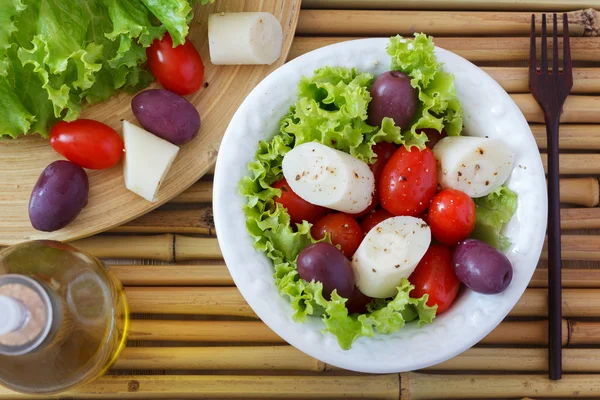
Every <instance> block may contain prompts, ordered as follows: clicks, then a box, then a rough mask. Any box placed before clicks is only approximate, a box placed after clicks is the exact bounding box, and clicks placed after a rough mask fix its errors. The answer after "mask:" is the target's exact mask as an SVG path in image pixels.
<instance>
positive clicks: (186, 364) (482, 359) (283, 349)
mask: <svg viewBox="0 0 600 400" xmlns="http://www.w3.org/2000/svg"><path fill="white" fill-rule="evenodd" d="M326 368H327V369H328V368H330V367H329V366H326V365H325V363H323V362H320V361H317V360H316V359H314V358H312V357H310V356H308V355H306V354H304V353H302V352H301V351H300V350H296V349H295V348H294V347H292V346H288V345H284V346H243V347H242V346H240V347H132V348H126V349H125V350H124V351H123V353H122V354H121V356H120V358H119V360H118V361H117V362H116V364H115V365H114V367H113V369H115V370H134V369H142V370H157V369H160V370H209V371H210V370H214V371H222V370H236V371H242V370H294V371H312V372H323V371H325V370H326ZM333 368H334V369H338V368H335V367H333ZM547 368H548V351H547V350H546V349H544V348H536V349H524V348H518V349H514V348H512V349H511V348H507V349H502V351H498V349H497V348H471V349H469V350H467V351H465V352H463V353H461V354H459V355H457V356H455V357H454V358H451V359H449V360H447V361H444V362H442V363H440V364H437V365H433V366H431V367H428V368H426V370H428V371H486V372H497V371H519V372H541V371H545V370H546V369H547ZM563 371H564V372H579V373H591V372H593V373H597V372H600V349H571V348H567V349H563Z"/></svg>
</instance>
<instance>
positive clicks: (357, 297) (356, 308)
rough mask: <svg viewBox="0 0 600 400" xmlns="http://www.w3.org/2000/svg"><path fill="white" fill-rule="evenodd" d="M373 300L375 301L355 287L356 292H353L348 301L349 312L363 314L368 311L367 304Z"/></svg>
mask: <svg viewBox="0 0 600 400" xmlns="http://www.w3.org/2000/svg"><path fill="white" fill-rule="evenodd" d="M371 301H373V299H372V298H371V297H369V296H366V295H364V294H362V292H361V291H360V290H358V288H356V287H355V288H354V292H352V294H351V295H350V297H349V298H348V301H346V308H347V309H348V313H349V314H353V313H359V314H362V313H365V312H367V306H368V305H369V303H370V302H371Z"/></svg>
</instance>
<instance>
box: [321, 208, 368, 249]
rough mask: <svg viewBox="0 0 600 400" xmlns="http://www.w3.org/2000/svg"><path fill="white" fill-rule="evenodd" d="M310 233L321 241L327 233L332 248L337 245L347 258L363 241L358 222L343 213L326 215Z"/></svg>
mask: <svg viewBox="0 0 600 400" xmlns="http://www.w3.org/2000/svg"><path fill="white" fill-rule="evenodd" d="M310 233H311V235H312V237H313V238H315V239H323V238H324V237H325V233H329V235H331V243H332V244H333V245H334V246H337V245H339V246H340V248H341V250H342V253H344V255H345V256H346V257H347V258H350V257H352V256H353V255H354V253H355V252H356V249H358V246H360V243H361V242H362V240H363V232H362V229H360V225H359V224H358V222H356V220H355V219H354V218H352V216H351V215H349V214H344V213H333V214H327V215H326V216H324V217H323V218H321V219H320V220H318V221H317V222H316V223H315V224H314V225H313V227H312V228H311V230H310Z"/></svg>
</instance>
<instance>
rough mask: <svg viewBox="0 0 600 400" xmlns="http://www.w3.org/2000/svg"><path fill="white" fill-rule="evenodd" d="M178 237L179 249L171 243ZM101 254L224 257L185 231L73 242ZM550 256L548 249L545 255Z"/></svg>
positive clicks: (589, 250)
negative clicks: (181, 232)
mask: <svg viewBox="0 0 600 400" xmlns="http://www.w3.org/2000/svg"><path fill="white" fill-rule="evenodd" d="M173 240H174V241H175V252H174V253H173V248H172V247H170V246H172V245H171V244H172V243H173ZM73 244H74V245H75V246H77V247H80V248H81V249H82V250H86V251H89V252H90V253H91V254H92V255H94V256H96V257H101V258H140V259H150V260H162V261H174V260H177V261H190V260H210V259H221V258H222V254H221V251H220V249H219V244H218V242H217V239H212V238H200V237H191V236H182V235H158V236H93V237H91V238H87V239H82V240H78V241H75V242H73ZM562 250H563V251H562V257H563V260H586V261H600V236H586V235H563V237H562ZM545 257H546V253H545V251H544V252H542V258H545Z"/></svg>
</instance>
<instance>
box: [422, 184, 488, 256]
mask: <svg viewBox="0 0 600 400" xmlns="http://www.w3.org/2000/svg"><path fill="white" fill-rule="evenodd" d="M475 219H476V213H475V203H474V202H473V200H472V199H471V198H470V197H469V196H468V195H467V194H466V193H464V192H461V191H460V190H455V189H444V190H441V191H439V192H438V193H437V194H436V195H435V196H434V197H433V200H431V205H430V206H429V214H428V216H427V222H428V223H429V227H430V228H431V234H432V235H433V237H434V238H435V239H436V240H437V241H438V242H440V243H442V244H445V245H446V246H454V245H455V244H456V243H458V242H459V241H461V240H463V239H466V238H468V237H469V235H470V234H471V232H473V229H474V228H475Z"/></svg>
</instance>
